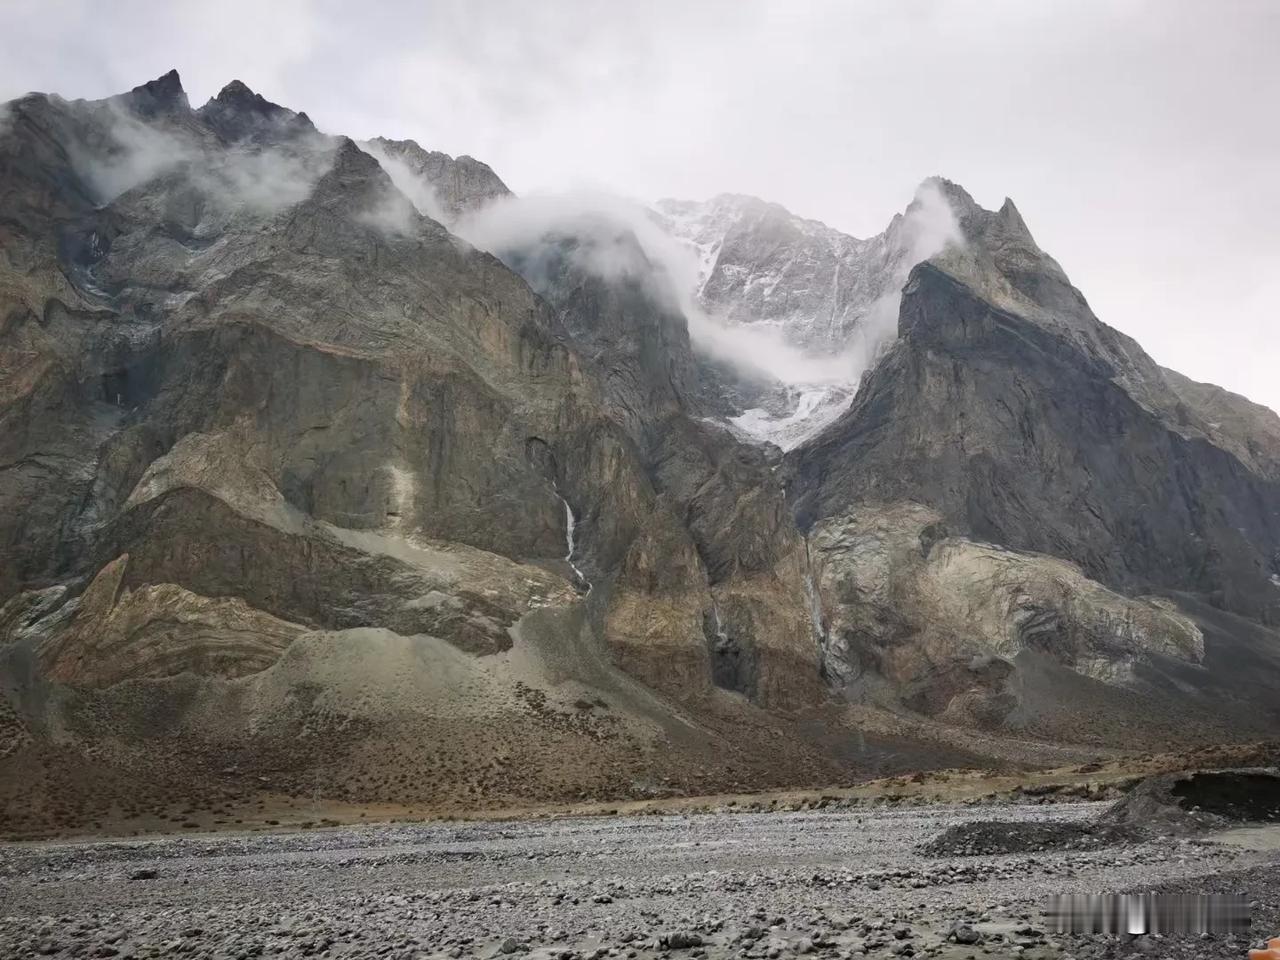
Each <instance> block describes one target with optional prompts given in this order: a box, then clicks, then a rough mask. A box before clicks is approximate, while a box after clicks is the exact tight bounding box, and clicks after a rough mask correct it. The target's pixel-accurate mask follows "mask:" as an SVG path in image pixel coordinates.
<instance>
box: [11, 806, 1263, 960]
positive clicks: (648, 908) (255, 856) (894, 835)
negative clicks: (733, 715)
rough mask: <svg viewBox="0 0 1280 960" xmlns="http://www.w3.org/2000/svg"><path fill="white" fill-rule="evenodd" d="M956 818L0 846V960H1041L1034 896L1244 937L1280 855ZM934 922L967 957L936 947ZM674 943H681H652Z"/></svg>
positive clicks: (675, 819)
mask: <svg viewBox="0 0 1280 960" xmlns="http://www.w3.org/2000/svg"><path fill="white" fill-rule="evenodd" d="M1099 808H1100V805H1098V804H1071V805H1017V806H1005V807H996V808H992V809H986V810H984V811H983V812H982V818H983V819H996V820H1008V821H1028V820H1036V821H1042V820H1044V821H1064V822H1065V821H1072V820H1078V819H1080V818H1083V817H1089V816H1094V815H1096V814H1097V813H1098V812H1099ZM974 813H975V811H974V810H973V809H972V808H969V807H959V806H930V807H921V808H913V809H902V810H861V811H858V810H847V811H840V812H827V811H811V812H792V813H773V814H711V815H699V816H663V817H654V816H649V817H600V818H592V819H565V820H543V821H526V822H492V823H469V824H452V825H448V824H446V825H413V826H405V825H395V826H368V827H361V828H342V829H336V830H326V831H315V832H298V833H289V834H252V835H249V834H220V835H208V836H205V835H201V836H183V837H169V838H155V839H147V840H131V841H96V842H89V843H40V844H11V845H6V846H4V847H0V914H2V916H0V956H3V957H5V958H8V957H26V956H31V955H36V954H43V955H48V956H55V957H57V956H77V957H112V956H118V957H130V956H133V957H150V956H162V955H163V956H169V955H182V956H189V957H210V958H215V957H216V958H240V957H244V958H248V957H255V956H267V957H271V956H285V957H295V956H331V957H357V956H358V957H375V956H386V957H406V958H419V957H431V956H440V957H461V956H478V957H491V956H495V955H504V954H503V953H502V951H504V950H506V951H509V953H508V954H506V955H511V956H515V957H517V958H519V957H521V956H526V955H530V956H536V957H566V956H575V957H576V956H582V957H591V956H592V955H593V954H594V955H597V956H599V957H605V956H620V957H638V958H648V957H654V956H660V955H663V954H670V955H671V956H672V957H677V958H678V957H684V956H688V957H695V958H697V957H700V956H704V955H705V956H710V957H729V956H733V957H747V958H751V957H759V958H766V960H767V958H770V957H774V958H776V957H786V956H792V955H814V956H827V957H852V956H859V955H861V954H859V951H865V953H866V954H867V955H869V956H873V957H875V956H884V957H892V956H910V955H917V956H939V957H947V958H950V957H956V958H959V957H968V956H976V957H980V956H985V955H990V956H1024V957H1029V958H1036V957H1057V956H1062V955H1064V954H1063V951H1062V949H1061V948H1060V946H1059V945H1058V944H1057V942H1056V938H1054V937H1053V936H1051V935H1050V936H1046V935H1045V934H1044V926H1043V923H1042V918H1041V917H1040V912H1039V911H1040V907H1041V906H1042V904H1043V903H1044V901H1045V899H1046V898H1047V896H1048V895H1049V894H1051V893H1055V892H1082V893H1083V892H1096V891H1107V890H1127V889H1148V888H1151V887H1153V886H1157V885H1160V884H1179V883H1181V884H1184V885H1187V886H1186V888H1187V889H1195V888H1197V887H1198V885H1201V884H1203V883H1207V882H1209V881H1208V880H1206V879H1201V878H1204V877H1206V876H1207V875H1213V874H1216V875H1218V877H1219V880H1218V881H1217V882H1218V883H1219V884H1221V883H1223V882H1225V881H1223V880H1222V879H1221V878H1223V877H1230V876H1236V877H1238V879H1237V880H1236V881H1232V882H1234V883H1235V886H1234V887H1233V889H1242V890H1246V891H1247V892H1249V893H1250V895H1251V896H1252V897H1253V898H1255V899H1257V900H1258V901H1259V903H1258V908H1257V910H1256V911H1255V916H1256V919H1257V921H1258V922H1260V923H1262V924H1266V925H1274V924H1275V923H1276V922H1277V920H1280V903H1278V901H1280V889H1277V884H1276V883H1275V880H1274V877H1275V876H1276V871H1277V869H1280V850H1277V849H1275V847H1274V846H1272V847H1271V849H1259V848H1265V847H1266V846H1267V844H1266V843H1264V842H1252V841H1250V843H1249V844H1248V845H1243V846H1242V845H1238V844H1228V843H1220V842H1217V841H1213V842H1204V841H1188V840H1173V839H1169V840H1159V841H1155V842H1150V843H1144V844H1141V845H1135V846H1114V847H1108V848H1107V849H1103V850H1090V851H1088V852H1081V851H1066V852H1049V853H1042V852H1031V853H1027V854H1018V855H1012V856H1002V857H948V858H934V857H928V856H925V855H924V854H922V853H920V852H918V850H917V849H916V848H917V845H918V844H920V843H921V842H922V841H925V840H927V839H930V838H932V837H934V836H936V835H937V834H938V833H939V832H940V831H941V830H943V829H944V828H946V827H949V826H952V825H954V824H957V823H962V822H965V821H968V820H971V819H974ZM1255 839H1256V838H1255ZM1233 871H1244V872H1243V873H1241V874H1235V873H1232V872H1233ZM152 872H154V876H153V875H152ZM131 877H136V878H137V879H131ZM1268 877H1269V878H1270V879H1269V881H1268V879H1267V878H1268ZM953 922H960V923H963V924H967V925H969V926H971V927H972V928H973V929H974V930H975V931H977V933H978V934H979V935H980V936H981V938H982V942H980V943H978V944H973V945H959V944H955V943H949V942H945V941H944V937H945V935H946V933H947V931H948V929H949V927H950V925H951V924H952V923H953ZM1019 931H1021V932H1019ZM1262 932H1267V931H1266V930H1263V931H1262ZM673 934H680V935H689V936H687V938H686V939H685V940H683V941H682V940H675V941H672V940H670V939H668V940H666V941H664V940H663V938H664V937H666V938H669V937H671V935H673ZM965 937H966V938H967V937H968V935H967V934H966V935H965ZM695 940H698V941H701V945H695V944H694V941H695ZM681 942H683V943H686V944H688V946H685V947H679V946H676V944H679V943H681ZM664 943H665V945H664ZM1247 945H1248V944H1247V942H1246V941H1245V940H1238V941H1231V940H1225V939H1215V940H1208V941H1202V940H1189V941H1185V942H1177V941H1164V942H1161V943H1158V944H1157V943H1155V942H1149V943H1145V944H1144V942H1143V941H1137V942H1135V943H1134V944H1118V943H1116V944H1111V945H1110V946H1108V945H1107V944H1084V943H1072V944H1069V945H1068V946H1069V947H1070V950H1071V953H1072V955H1074V956H1076V957H1088V956H1093V955H1106V956H1131V955H1132V956H1143V955H1153V956H1175V957H1180V956H1185V957H1215V956H1224V957H1240V956H1243V954H1244V948H1245V947H1246V946H1247ZM1152 948H1154V952H1152ZM600 951H603V952H600ZM611 951H612V952H611ZM699 951H702V953H699ZM1099 951H1101V952H1099ZM1117 951H1118V952H1117Z"/></svg>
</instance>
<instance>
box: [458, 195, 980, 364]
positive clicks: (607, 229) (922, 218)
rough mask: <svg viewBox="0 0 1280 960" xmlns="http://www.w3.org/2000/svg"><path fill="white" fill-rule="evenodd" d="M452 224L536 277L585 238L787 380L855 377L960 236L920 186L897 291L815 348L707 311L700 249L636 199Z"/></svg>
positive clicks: (503, 209)
mask: <svg viewBox="0 0 1280 960" xmlns="http://www.w3.org/2000/svg"><path fill="white" fill-rule="evenodd" d="M454 230H455V232H456V233H458V234H459V235H460V236H462V237H463V238H464V239H466V240H467V241H468V242H470V243H471V244H473V245H474V246H476V247H479V248H480V249H482V250H487V251H488V252H490V253H492V254H494V255H495V256H497V257H499V258H500V259H511V258H513V257H515V256H517V255H518V256H519V259H520V262H521V268H522V271H523V272H525V273H526V274H530V273H532V274H533V276H534V277H535V279H536V277H537V270H538V266H537V264H538V262H539V260H538V258H539V248H540V247H543V246H546V245H547V244H548V243H549V242H551V241H552V240H553V239H556V238H562V237H568V238H575V239H577V240H578V241H580V242H579V243H578V244H577V245H575V247H574V248H573V250H572V251H571V253H570V255H571V256H572V257H573V258H574V260H575V262H576V263H577V265H578V266H580V267H581V268H582V269H585V270H587V271H589V272H591V273H593V274H595V275H597V276H600V277H603V278H605V279H617V278H619V277H624V276H625V277H629V278H631V279H635V280H638V281H641V282H643V283H645V284H646V285H647V286H648V289H649V291H650V293H651V294H652V295H653V296H654V297H655V298H656V299H658V300H659V301H660V302H662V303H663V304H664V305H666V306H668V307H670V308H672V309H674V310H677V311H678V312H679V313H681V314H682V315H683V316H684V317H685V319H686V321H687V323H688V327H689V337H690V339H691V340H692V342H693V344H694V346H695V347H696V348H698V349H700V350H703V351H705V352H707V353H708V354H710V355H711V356H713V357H715V358H717V359H720V360H724V361H727V362H729V363H731V364H733V365H734V366H736V367H738V368H739V369H741V370H743V371H746V372H749V373H751V374H753V375H760V374H764V375H766V376H767V377H770V378H772V379H774V380H777V381H779V382H781V383H784V384H789V385H799V384H819V385H821V384H856V383H857V381H858V379H859V378H860V377H861V375H862V373H863V372H864V371H865V370H866V369H867V368H868V367H869V366H870V365H871V364H872V363H873V362H874V361H875V359H876V358H877V357H878V356H879V354H880V353H881V352H882V351H883V349H884V347H885V346H887V344H888V343H889V342H891V341H892V340H893V339H894V338H895V337H896V336H897V320H898V302H899V299H900V290H901V287H902V284H903V283H904V282H905V281H906V278H907V274H908V273H909V272H910V270H911V268H912V267H913V266H915V265H916V264H917V263H919V262H921V261H922V260H925V259H928V258H929V257H931V256H933V255H935V254H937V253H939V252H941V251H942V250H943V249H944V248H945V247H946V246H947V245H948V244H959V243H961V242H962V238H961V234H960V228H959V224H958V223H957V221H956V218H955V214H954V212H953V211H952V210H951V207H950V204H949V203H948V202H947V200H946V197H945V196H944V195H943V194H942V191H941V190H939V189H938V187H937V184H936V183H934V182H933V181H926V182H925V183H923V184H921V186H920V188H919V189H918V190H917V192H916V196H915V199H914V200H913V201H912V203H911V205H910V206H909V207H908V208H907V211H906V214H905V215H904V217H903V218H902V222H901V224H900V226H899V228H898V230H897V232H896V237H895V242H897V243H900V244H901V245H902V248H903V256H902V257H900V258H899V259H898V261H897V266H896V272H895V274H894V277H893V283H894V286H895V290H894V292H893V293H892V294H888V295H886V296H884V297H882V298H881V299H880V300H878V301H877V302H875V303H874V304H872V305H871V306H870V308H869V310H868V313H867V317H866V320H865V322H864V323H863V324H860V325H859V328H858V330H857V331H856V333H855V335H854V336H853V337H852V338H851V339H850V341H849V342H848V343H847V344H846V345H845V346H844V347H843V348H842V349H840V350H838V351H835V352H827V353H825V354H816V353H813V352H808V351H806V350H804V349H803V348H801V347H799V346H797V345H796V344H794V343H792V342H790V341H789V340H788V338H787V335H786V332H785V331H784V330H782V329H781V328H779V327H777V326H771V325H763V324H761V325H754V324H730V323H726V322H725V321H724V319H723V318H721V317H718V316H715V315H713V314H711V313H708V312H707V310H706V309H705V308H704V307H703V305H702V304H701V303H699V301H698V298H697V290H698V283H699V268H700V263H699V258H698V253H697V250H696V249H695V248H694V247H693V246H692V245H691V244H688V243H685V242H684V241H682V240H680V239H678V238H676V237H674V236H672V235H671V234H670V233H669V232H668V231H667V230H666V228H665V227H664V226H663V224H662V221H661V218H660V216H659V215H658V214H656V213H655V212H654V211H653V210H651V209H650V208H648V207H647V206H645V205H643V204H640V203H638V202H635V201H631V200H627V199H624V198H621V197H617V196H613V195H609V194H604V193H593V192H576V193H564V194H535V195H533V196H529V197H522V198H517V197H511V198H506V199H503V200H499V201H495V202H493V203H491V204H489V205H487V206H485V207H483V208H482V209H480V210H479V211H477V212H475V213H473V214H471V215H469V216H467V217H464V218H463V219H462V220H461V221H459V222H458V223H457V224H456V225H455V228H454ZM637 253H639V254H640V255H637ZM535 286H536V283H535Z"/></svg>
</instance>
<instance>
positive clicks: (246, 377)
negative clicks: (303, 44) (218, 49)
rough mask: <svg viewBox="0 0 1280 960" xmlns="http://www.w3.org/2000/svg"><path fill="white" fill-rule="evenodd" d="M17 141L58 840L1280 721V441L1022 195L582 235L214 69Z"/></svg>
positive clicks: (11, 577) (793, 774) (1, 688)
mask: <svg viewBox="0 0 1280 960" xmlns="http://www.w3.org/2000/svg"><path fill="white" fill-rule="evenodd" d="M6 113H7V116H8V121H7V124H6V126H5V128H4V129H3V131H0V785H2V786H0V811H3V813H2V814H0V821H3V825H4V829H5V830H6V831H7V832H9V833H13V834H18V835H30V834H35V833H41V832H47V831H49V830H56V829H66V828H69V827H83V826H91V825H92V824H94V823H98V824H102V823H104V822H107V821H112V822H116V821H120V822H124V823H143V824H148V823H152V824H154V823H158V822H162V821H160V820H159V818H160V817H171V816H180V814H178V813H177V812H176V811H180V810H183V809H188V808H190V807H191V806H192V805H205V806H209V805H215V806H216V807H217V808H218V809H223V810H228V811H232V810H236V811H244V810H251V809H257V808H259V807H261V805H263V804H264V803H276V802H280V803H283V802H294V801H297V800H298V798H306V797H310V798H315V797H316V796H318V795H321V794H323V796H324V798H325V799H326V800H328V801H330V802H335V803H336V802H347V803H358V804H367V803H391V804H402V805H404V806H405V807H410V806H412V807H415V808H416V809H419V810H433V811H440V810H464V809H472V808H475V807H477V806H495V805H502V804H516V803H530V802H538V801H551V800H555V801H565V800H573V799H578V798H581V797H587V796H592V797H627V796H646V795H652V794H654V793H661V792H691V791H711V790H717V789H726V788H730V787H734V786H737V787H749V788H760V787H765V786H771V785H785V784H798V783H828V782H833V781H836V780H840V779H843V778H849V777H859V776H867V775H871V774H874V773H877V772H882V771H886V770H904V769H914V768H918V767H922V766H938V765H965V764H989V763H1007V762H1015V763H1024V764H1026V763H1044V762H1049V761H1051V760H1054V761H1057V760H1062V759H1064V758H1071V757H1076V758H1085V757H1091V756H1094V755H1096V754H1098V753H1099V752H1105V751H1107V750H1111V749H1115V748H1117V747H1131V748H1132V747H1142V748H1149V747H1156V746H1169V745H1181V744H1184V743H1187V742H1189V741H1225V740H1238V739H1247V738H1253V737H1259V736H1266V735H1274V734H1275V732H1276V730H1277V729H1278V728H1280V713H1277V706H1276V704H1275V702H1274V697H1273V696H1272V695H1271V693H1270V691H1272V690H1274V686H1275V681H1276V679H1277V678H1278V677H1280V634H1277V632H1276V631H1275V629H1274V627H1275V625H1276V623H1277V619H1278V618H1280V607H1278V606H1277V599H1280V520H1278V517H1280V421H1278V420H1277V418H1276V417H1275V415H1274V414H1272V413H1270V411H1267V410H1265V409H1264V408H1261V407H1257V406H1255V405H1252V404H1249V403H1248V402H1247V401H1245V400H1243V399H1241V398H1238V397H1234V396H1233V395H1231V394H1228V393H1226V392H1225V391H1221V390H1219V389H1217V388H1212V387H1208V386H1205V385H1200V384H1194V383H1192V382H1191V381H1188V380H1186V379H1185V378H1181V377H1179V376H1178V375H1176V374H1173V373H1171V372H1170V371H1165V370H1162V369H1160V368H1159V367H1158V366H1156V365H1155V364H1154V363H1152V362H1151V361H1150V359H1149V358H1147V357H1146V355H1145V354H1143V353H1142V351H1141V350H1140V348H1138V346H1137V345H1136V344H1134V343H1133V342H1132V341H1130V340H1128V339H1127V338H1125V337H1124V336H1122V335H1121V334H1119V333H1117V332H1116V331H1114V330H1111V329H1110V328H1108V327H1106V326H1104V325H1103V324H1101V323H1100V322H1099V321H1098V320H1097V319H1096V318H1095V317H1094V316H1093V315H1092V313H1091V312H1090V311H1089V309H1088V306H1087V304H1086V303H1085V301H1084V298H1083V297H1082V296H1081V295H1080V294H1079V293H1078V292H1077V291H1075V289H1074V288H1073V287H1071V285H1070V283H1069V282H1068V281H1067V279H1066V277H1065V275H1063V273H1062V271H1061V269H1060V268H1059V267H1058V266H1057V264H1056V263H1054V262H1053V261H1052V259H1050V258H1049V257H1048V256H1047V255H1045V254H1044V253H1043V252H1041V251H1040V250H1039V248H1038V247H1037V246H1036V245H1035V243H1034V241H1033V240H1032V239H1031V236H1030V233H1029V232H1028V231H1027V229H1026V226H1025V224H1024V223H1023V222H1022V218H1021V216H1020V215H1019V214H1018V212H1017V210H1016V209H1015V208H1014V207H1013V205H1012V203H1006V204H1005V205H1004V207H1002V208H1001V209H1000V210H999V211H997V212H994V213H993V212H989V211H985V210H982V209H981V208H979V207H978V206H977V205H976V204H974V203H973V201H972V200H971V199H970V198H969V197H968V196H967V195H966V194H964V192H963V191H962V190H961V189H960V188H959V187H957V186H955V185H954V184H950V183H948V182H947V181H943V180H931V181H928V182H926V184H925V185H923V186H922V189H921V192H920V193H919V194H918V195H917V198H916V200H915V201H913V203H912V204H911V205H910V206H909V207H908V208H907V210H906V211H904V213H903V215H901V216H900V217H898V218H895V220H894V221H893V223H891V224H890V226H889V228H888V229H887V230H886V231H885V233H884V234H882V235H881V236H880V237H877V238H873V239H872V240H869V241H857V240H853V239H852V238H847V237H843V235H840V234H838V233H837V232H836V231H833V230H830V229H829V228H826V227H823V226H822V225H821V224H817V223H814V222H812V221H801V220H799V219H797V218H795V217H793V216H791V215H790V214H789V213H787V212H786V211H785V210H783V209H782V208H780V207H777V206H775V205H771V204H766V203H763V202H762V201H756V200H753V199H750V198H741V197H721V198H717V199H716V200H713V201H711V202H710V203H708V204H677V203H673V202H668V203H664V204H662V205H660V209H659V210H658V211H656V212H652V213H646V212H643V211H642V212H639V213H636V212H635V211H630V212H628V211H624V210H621V209H619V208H615V207H612V206H610V205H609V204H603V203H601V204H594V205H592V204H588V205H586V206H583V205H576V206H575V205H572V204H564V203H560V204H555V203H553V204H550V205H548V203H547V202H546V201H540V200H539V199H538V198H529V199H527V200H522V199H521V198H517V197H514V196H512V195H511V193H510V191H509V190H507V188H506V187H505V185H504V184H503V183H502V181H501V180H500V179H499V178H498V176H497V175H496V174H495V173H494V172H493V171H492V170H490V169H489V167H487V166H486V165H484V164H483V163H480V162H479V161H476V160H473V159H471V158H469V157H458V158H456V159H454V158H451V157H449V156H447V155H445V154H441V153H435V152H430V151H426V150H424V149H422V148H421V147H419V146H418V145H417V144H416V143H414V142H413V141H389V140H383V139H376V140H372V141H368V142H366V143H363V144H358V143H356V142H354V141H352V140H350V139H348V138H346V137H342V136H337V135H331V134H327V133H324V132H321V131H319V130H317V129H316V128H315V126H314V125H313V124H312V123H311V121H310V120H309V119H308V118H307V117H306V114H304V113H300V112H295V111H293V110H290V109H288V108H285V107H282V106H279V105H277V104H273V103H271V102H270V101H268V100H266V99H265V98H263V97H262V96H260V95H258V94H256V93H254V92H252V91H250V90H249V89H248V88H247V87H245V86H244V84H242V83H239V82H232V83H231V84H228V85H227V87H226V88H224V89H223V90H222V91H221V92H220V93H219V94H218V95H217V96H216V97H215V98H213V99H212V100H210V101H209V103H207V104H205V105H204V106H202V107H200V108H198V109H192V107H191V105H190V103H189V102H188V99H187V96H186V94H185V92H184V91H183V89H182V86H181V83H180V81H179V79H178V76H177V74H176V73H170V74H166V75H165V76H164V77H161V78H159V79H158V80H155V81H152V82H151V83H148V84H144V85H142V86H140V87H138V88H135V89H134V90H132V91H130V92H128V93H125V94H122V95H120V96H117V97H111V98H108V99H106V100H100V101H68V100H64V99H62V98H60V97H57V96H55V95H45V94H32V95H29V96H27V97H24V98H22V99H20V100H17V101H14V102H13V103H11V104H9V105H7V110H6ZM700 257H701V259H699V258H700ZM698 264H702V270H701V276H700V278H699V272H700V271H699V267H698ZM815 391H817V392H820V394H821V396H820V397H818V399H817V400H816V401H815V400H814V399H813V396H814V393H815ZM805 397H809V398H810V399H808V400H806V399H805ZM806 404H807V406H806ZM815 410H817V411H820V415H818V416H812V414H813V413H814V411H815ZM752 411H756V412H755V413H754V414H753V413H752ZM744 417H745V418H746V419H745V420H744ZM781 421H789V424H790V425H789V426H788V425H786V424H784V425H783V427H782V431H781V432H782V434H785V439H786V441H787V442H786V443H785V446H786V447H787V449H786V450H785V451H784V450H782V449H780V448H779V446H777V445H774V444H772V443H769V442H763V441H762V439H761V438H762V437H765V438H766V439H767V437H768V436H769V435H770V434H771V433H772V435H775V436H777V435H779V433H778V431H779V423H780V422H781ZM747 427H753V428H754V429H747ZM1188 723H1190V724H1192V725H1193V726H1192V727H1191V728H1190V729H1188V726H1187V725H1188ZM290 798H293V799H292V800H291V799H290ZM229 815H230V814H228V816H229Z"/></svg>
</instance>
